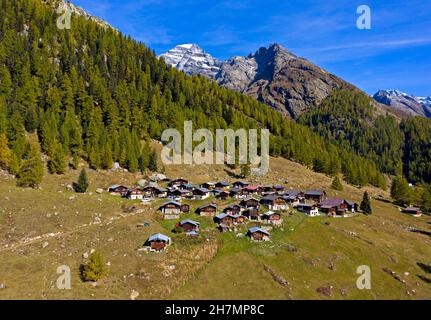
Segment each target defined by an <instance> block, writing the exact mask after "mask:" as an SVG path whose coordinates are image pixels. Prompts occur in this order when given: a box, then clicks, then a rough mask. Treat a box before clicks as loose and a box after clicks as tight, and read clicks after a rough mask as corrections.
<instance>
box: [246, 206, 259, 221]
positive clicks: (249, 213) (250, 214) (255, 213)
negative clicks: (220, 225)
mask: <svg viewBox="0 0 431 320" xmlns="http://www.w3.org/2000/svg"><path fill="white" fill-rule="evenodd" d="M242 215H243V216H244V217H246V218H247V219H249V220H254V221H260V215H259V210H258V209H255V208H249V209H246V210H244V211H243V212H242Z"/></svg>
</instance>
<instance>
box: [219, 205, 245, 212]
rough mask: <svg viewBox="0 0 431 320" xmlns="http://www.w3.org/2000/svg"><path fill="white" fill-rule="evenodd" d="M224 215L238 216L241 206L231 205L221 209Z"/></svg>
mask: <svg viewBox="0 0 431 320" xmlns="http://www.w3.org/2000/svg"><path fill="white" fill-rule="evenodd" d="M223 212H224V213H227V214H240V213H241V206H239V205H237V204H232V205H230V206H228V207H226V208H224V209H223Z"/></svg>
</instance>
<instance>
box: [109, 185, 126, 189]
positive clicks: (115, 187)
mask: <svg viewBox="0 0 431 320" xmlns="http://www.w3.org/2000/svg"><path fill="white" fill-rule="evenodd" d="M119 187H123V188H126V187H125V186H122V185H120V184H113V185H112V186H110V187H109V188H108V189H117V188H119Z"/></svg>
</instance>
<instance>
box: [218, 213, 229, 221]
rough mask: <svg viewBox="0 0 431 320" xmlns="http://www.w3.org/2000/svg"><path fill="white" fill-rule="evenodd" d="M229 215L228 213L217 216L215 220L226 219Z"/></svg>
mask: <svg viewBox="0 0 431 320" xmlns="http://www.w3.org/2000/svg"><path fill="white" fill-rule="evenodd" d="M227 216H228V215H227V214H226V213H220V214H218V215H216V216H215V218H217V219H219V220H221V219H223V218H226V217H227Z"/></svg>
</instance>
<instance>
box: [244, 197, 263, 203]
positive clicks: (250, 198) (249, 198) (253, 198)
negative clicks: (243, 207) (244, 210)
mask: <svg viewBox="0 0 431 320" xmlns="http://www.w3.org/2000/svg"><path fill="white" fill-rule="evenodd" d="M249 200H254V201H257V202H259V200H258V199H256V198H255V197H247V198H245V199H243V200H242V201H241V202H246V201H249Z"/></svg>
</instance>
